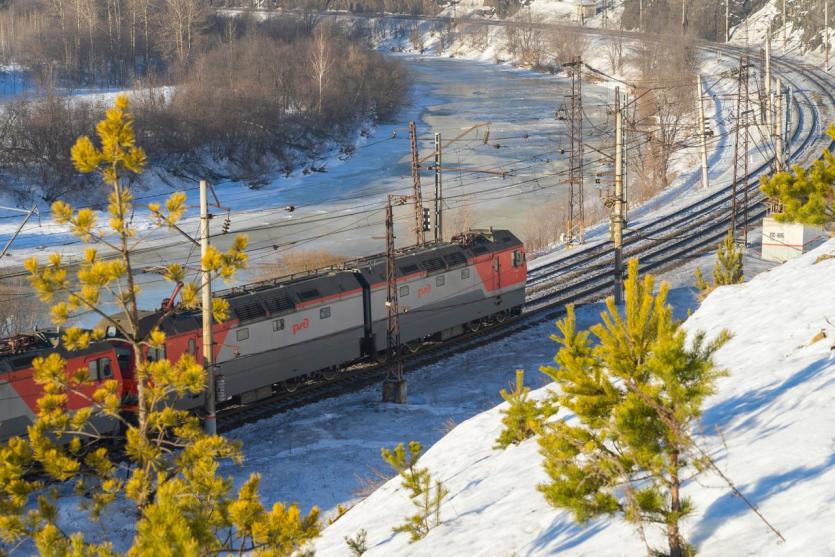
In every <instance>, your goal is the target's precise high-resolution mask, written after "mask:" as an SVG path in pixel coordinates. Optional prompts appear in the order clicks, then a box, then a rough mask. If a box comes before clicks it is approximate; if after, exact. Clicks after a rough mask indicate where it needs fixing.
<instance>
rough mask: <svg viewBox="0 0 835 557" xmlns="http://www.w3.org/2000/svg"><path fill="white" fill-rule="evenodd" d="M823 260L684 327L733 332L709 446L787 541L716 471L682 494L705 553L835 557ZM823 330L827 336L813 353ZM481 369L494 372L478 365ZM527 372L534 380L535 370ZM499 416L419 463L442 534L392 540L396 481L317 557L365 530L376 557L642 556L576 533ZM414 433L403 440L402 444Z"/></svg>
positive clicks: (733, 290) (400, 514) (827, 285)
mask: <svg viewBox="0 0 835 557" xmlns="http://www.w3.org/2000/svg"><path fill="white" fill-rule="evenodd" d="M824 253H828V254H835V241H830V242H828V243H827V244H825V245H824V246H822V247H820V248H819V249H817V250H815V251H813V252H812V253H810V254H807V255H805V256H803V257H801V258H799V259H797V260H794V261H791V262H789V263H787V264H785V265H783V266H781V267H777V268H775V269H773V270H771V271H770V272H767V273H765V274H762V275H760V276H758V277H756V278H755V279H753V280H752V281H750V282H749V283H746V284H743V285H739V286H731V287H724V288H720V289H718V290H717V291H715V292H714V293H712V294H711V295H710V296H709V297H708V298H707V300H706V301H705V302H704V303H703V305H702V306H701V307H700V308H699V309H698V310H697V311H696V312H695V313H694V314H693V315H692V316H691V317H690V318H689V319H688V320H687V322H686V324H685V327H686V328H687V330H688V331H689V332H691V333H692V332H694V331H697V330H704V331H706V332H707V333H708V336H709V337H710V336H714V335H716V334H718V332H719V331H720V330H722V329H728V330H730V331H731V332H732V333H733V335H734V337H733V339H732V340H731V341H730V342H728V343H727V344H726V345H725V346H724V347H723V348H722V349H721V350H720V351H719V352H718V353H717V356H716V360H717V362H718V363H719V365H721V366H723V367H726V368H727V369H728V370H729V371H730V375H729V376H728V377H726V378H724V379H722V380H721V381H720V383H719V392H718V393H717V394H716V395H714V396H713V397H711V398H710V399H709V400H708V401H707V402H706V404H705V412H704V417H703V420H702V426H703V428H704V434H703V435H702V436H701V437H700V443H702V445H703V446H704V447H705V448H706V449H707V450H708V451H709V452H710V453H711V455H712V456H713V458H714V459H716V460H717V462H718V464H719V466H720V467H721V468H722V470H723V471H724V472H725V473H726V474H727V475H728V476H729V477H730V478H732V479H733V481H734V482H736V484H737V486H738V487H739V489H740V490H741V492H742V493H743V494H745V496H746V497H747V498H748V499H750V500H751V501H752V502H753V503H754V504H755V505H757V506H758V508H759V509H760V511H761V512H762V513H763V514H764V515H765V516H766V517H767V519H768V520H769V521H770V522H771V523H773V524H774V526H775V527H776V528H777V529H778V530H780V532H781V533H782V534H783V535H784V536H785V538H786V542H785V543H782V544H781V543H777V538H776V537H775V536H774V535H773V534H772V533H771V532H770V531H769V530H768V529H767V528H766V527H765V526H764V525H763V523H761V522H760V521H759V520H758V519H757V518H756V516H755V515H754V514H753V513H751V512H750V511H748V510H747V508H746V506H745V505H744V504H743V503H742V501H740V500H739V499H738V498H736V497H734V496H732V495H731V493H730V492H729V489H728V488H727V486H726V485H724V484H723V482H722V481H721V480H720V479H719V478H717V477H713V476H711V475H710V474H708V475H706V476H703V477H702V478H700V479H699V480H698V482H689V483H688V485H687V487H686V488H685V494H686V495H687V496H689V497H691V498H692V499H693V500H694V503H695V505H696V513H695V514H694V515H693V517H692V518H690V519H688V521H687V523H686V528H685V533H686V536H687V537H688V538H689V540H690V541H692V542H693V543H694V544H695V545H696V547H697V549H698V551H699V554H700V555H706V556H709V555H716V556H727V555H769V556H771V555H774V556H777V555H786V556H800V555H803V556H805V555H833V554H835V538H833V536H832V527H831V526H832V524H833V523H835V440H833V436H832V435H833V434H832V432H833V430H835V407H833V406H832V404H831V400H832V392H833V391H832V390H833V388H835V352H834V351H833V350H835V341H834V340H833V339H835V295H833V290H832V285H833V283H835V259H830V260H827V261H822V262H820V263H817V264H816V263H815V259H816V258H817V257H818V256H820V255H822V254H824ZM589 309H590V308H589ZM588 313H589V311H588V310H586V311H585V312H584V314H585V317H584V320H585V321H586V322H585V323H584V325H587V324H588V321H589V315H588ZM821 330H824V331H826V334H827V337H826V338H824V339H822V340H819V341H818V342H815V343H812V342H811V340H812V338H813V337H814V336H815V335H816V334H817V333H819V332H820V331H821ZM538 347H539V349H538V352H540V353H541V352H542V351H543V350H545V351H546V352H549V353H551V352H553V351H554V350H555V346H553V345H552V346H550V347H549V346H548V344H547V343H545V342H544V337H540V339H539V343H538ZM514 352H516V350H514ZM498 353H501V352H500V351H497V354H498ZM523 363H527V362H524V361H522V359H521V358H520V361H518V364H523ZM507 364H511V362H507ZM515 364H516V362H514V365H515ZM472 365H473V367H474V368H477V369H479V371H480V370H481V369H484V370H487V371H489V370H490V369H491V368H492V367H494V364H493V363H492V362H490V361H489V360H487V359H483V358H473V362H472ZM508 367H511V366H510V365H508ZM527 369H528V370H529V374H531V375H535V372H534V369H535V367H528V368H527ZM548 388H549V387H546V388H544V389H541V390H539V391H537V392H536V395H537V396H544V394H545V391H546V390H547V389H548ZM501 408H502V406H497V407H495V408H492V409H491V410H488V411H486V412H483V413H481V414H479V415H477V416H474V417H473V418H471V419H469V420H467V421H465V422H463V423H460V424H458V426H457V427H455V428H454V429H453V430H452V431H451V432H450V433H449V434H447V435H446V436H445V437H444V438H443V439H441V440H440V441H439V442H437V443H436V444H435V445H434V446H433V447H432V448H431V449H430V450H429V451H428V452H427V453H426V454H425V456H424V457H423V458H422V459H421V464H422V465H423V466H426V467H428V468H429V469H430V470H431V472H432V474H433V477H435V478H438V479H440V480H442V481H443V482H444V483H445V485H446V486H447V487H448V488H449V490H450V494H449V496H448V498H447V500H446V501H445V503H444V504H443V507H442V519H443V523H442V525H441V526H439V527H438V528H436V529H434V530H433V531H431V532H430V533H429V535H428V536H427V537H426V538H425V539H424V540H422V541H420V542H417V543H415V544H409V543H408V536H407V535H404V534H393V533H392V528H393V527H394V526H396V525H398V524H400V523H401V522H402V519H403V518H404V517H405V516H407V514H410V513H411V512H412V503H411V502H410V501H409V499H408V497H407V496H406V494H405V492H404V490H403V489H402V488H401V486H400V479H399V478H394V479H392V480H389V481H388V482H387V483H385V484H384V485H383V486H381V487H380V488H379V489H378V490H377V491H375V492H374V493H373V494H372V495H371V496H370V497H368V498H366V499H364V500H362V501H361V502H359V503H357V504H356V505H355V506H354V507H353V508H352V509H351V510H349V511H348V513H347V514H345V515H344V516H343V517H342V518H340V519H339V520H338V521H336V522H335V523H334V524H333V525H331V526H330V527H328V528H327V529H326V530H325V532H324V535H323V537H322V539H321V540H320V541H319V542H318V543H317V545H316V550H317V551H316V553H317V555H321V556H331V555H333V556H336V555H345V554H346V551H347V547H346V545H345V542H344V541H343V539H344V537H346V536H354V535H355V534H356V533H357V532H358V531H359V530H360V529H365V530H366V531H367V532H368V547H369V551H368V553H366V555H368V556H373V555H433V556H434V555H468V556H476V555H485V556H487V555H490V556H493V555H553V554H557V553H561V552H566V554H570V555H595V556H598V555H639V554H643V553H644V552H645V550H644V548H643V546H642V544H641V542H640V540H639V538H638V536H637V535H636V533H635V531H634V528H633V527H631V526H630V525H628V524H626V523H624V522H623V521H622V520H620V519H617V518H615V519H609V520H607V519H600V520H595V521H592V522H591V523H589V524H587V525H577V524H575V523H574V522H573V521H572V519H571V517H570V516H569V514H568V513H566V512H563V511H557V510H554V509H552V508H550V507H548V505H547V504H546V503H545V501H544V499H543V497H542V495H541V494H540V493H539V492H538V491H537V490H536V484H537V483H538V482H541V481H543V480H545V474H544V472H543V471H542V468H541V465H540V462H541V457H540V455H539V453H538V447H537V443H536V441H535V440H530V441H527V442H525V443H522V444H521V445H519V446H517V447H511V448H510V449H508V450H506V451H500V450H496V449H494V448H493V443H494V439H495V438H496V437H497V436H498V434H499V432H500V430H501V424H500V419H501V415H500V410H501ZM383 411H390V410H389V409H384V410H383ZM384 421H385V420H379V422H384ZM720 431H721V435H719V434H718V432H720ZM411 437H412V436H411V435H410V432H406V431H404V432H403V435H402V437H401V440H407V439H410V438H411ZM417 437H418V438H419V437H420V436H419V435H418V436H417ZM372 438H373V434H372ZM374 440H375V441H377V443H378V444H380V443H379V439H377V438H375V439H374ZM384 444H385V443H384ZM389 444H390V443H389ZM323 479H324V478H323ZM328 479H330V478H328ZM333 480H336V478H334V479H333ZM336 481H338V480H336Z"/></svg>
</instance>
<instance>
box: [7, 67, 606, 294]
mask: <svg viewBox="0 0 835 557" xmlns="http://www.w3.org/2000/svg"><path fill="white" fill-rule="evenodd" d="M401 60H402V62H403V63H404V64H406V65H407V66H408V68H409V69H410V70H411V74H412V78H413V86H412V87H411V98H410V99H409V102H408V103H407V104H406V106H405V107H404V109H403V110H402V111H401V113H400V114H399V115H398V117H397V118H396V121H394V122H389V123H386V124H383V125H380V126H378V127H376V128H375V129H373V130H371V133H370V134H369V135H368V136H367V137H360V138H359V141H358V147H357V149H356V151H355V152H354V153H353V154H352V155H351V156H350V157H342V158H344V160H341V159H340V157H339V156H337V155H336V154H334V155H333V156H332V157H330V158H328V159H325V160H322V161H318V162H317V163H316V165H315V166H317V167H318V166H322V167H324V172H309V173H307V174H304V173H302V172H296V173H295V174H294V175H292V176H290V177H284V176H280V177H278V176H277V177H276V178H274V179H273V180H272V181H271V182H270V183H268V184H267V185H266V186H265V187H262V188H260V189H250V188H248V187H246V186H245V185H243V184H241V183H237V182H235V183H233V182H226V183H219V184H215V190H216V191H217V194H218V196H219V198H220V201H221V203H222V204H223V205H225V206H228V207H230V208H231V210H232V211H231V224H232V231H233V232H236V231H242V232H246V233H247V234H248V235H249V237H250V247H251V254H250V257H251V264H252V269H253V272H250V273H249V274H247V273H244V274H242V275H241V276H240V279H241V280H247V279H249V278H251V277H252V276H253V274H254V271H255V270H256V269H257V267H258V265H259V264H261V263H264V262H269V261H271V260H275V258H276V256H280V255H281V254H282V253H284V252H285V251H286V250H304V249H323V248H324V249H328V250H330V251H335V252H339V253H341V254H343V255H346V256H358V255H367V254H371V253H377V252H380V251H383V249H384V240H383V239H382V238H383V237H384V232H385V231H384V226H383V215H384V203H385V198H386V195H387V194H388V193H401V194H407V193H410V192H411V187H412V180H411V175H410V153H409V133H408V123H409V121H411V120H414V121H416V123H417V133H418V138H419V144H418V146H419V151H420V154H421V158H423V157H424V156H426V155H431V153H432V151H433V150H434V133H435V132H440V133H441V134H442V144H443V145H444V149H443V155H444V164H443V166H444V168H445V169H446V170H445V171H444V174H443V183H444V197H445V202H444V223H445V231H446V232H447V235H448V234H449V233H450V232H452V231H453V230H454V229H455V228H459V229H460V228H461V227H462V226H469V227H472V228H480V227H481V228H486V227H490V226H492V227H494V228H509V229H511V230H513V231H514V232H516V233H517V234H518V235H520V236H523V237H524V236H525V233H526V230H527V227H530V226H531V224H530V223H531V222H532V221H537V220H543V219H547V218H548V217H549V216H551V215H554V217H553V218H554V226H555V227H560V226H561V223H560V222H558V220H559V219H558V217H557V216H556V215H557V214H558V213H559V211H560V206H561V205H562V204H563V203H564V201H565V197H566V192H565V189H566V176H565V166H566V161H567V157H568V153H567V146H566V126H565V122H562V121H559V120H557V119H556V117H555V113H556V111H557V109H558V108H559V107H560V106H561V105H562V100H563V95H564V93H565V91H566V89H567V86H568V82H567V80H566V78H565V76H564V75H561V76H552V75H545V74H538V73H534V72H530V71H523V70H518V69H514V68H510V67H507V66H502V65H495V64H488V63H482V62H474V61H469V60H461V59H450V58H439V57H414V56H402V57H401ZM611 96H612V93H611V90H610V89H607V88H604V87H602V86H598V85H594V84H588V83H587V84H585V85H584V97H585V98H584V106H585V112H586V116H587V118H586V119H585V122H584V124H585V125H586V127H587V129H588V130H589V135H591V131H592V126H596V127H599V128H601V129H603V128H605V129H608V128H609V127H610V126H609V124H610V122H608V121H607V116H606V112H605V110H604V106H605V105H606V104H607V103H608V101H610V100H611ZM467 130H469V131H467ZM465 132H466V133H465ZM453 140H455V141H453ZM591 141H592V142H593V141H594V140H593V139H592V140H591ZM561 150H564V152H563V153H561V152H560V151H561ZM594 159H595V156H594V155H593V153H592V156H589V155H588V154H587V158H586V163H587V164H589V163H590V162H591V163H592V164H590V167H591V168H592V170H589V171H587V172H591V171H593V169H594V166H595V165H594V162H595V160H594ZM431 164H432V160H431V159H430V160H427V161H426V162H425V163H424V169H423V171H422V183H423V199H424V206H426V207H430V208H431V207H432V206H433V204H434V178H433V173H432V171H431V170H429V166H430V165H431ZM501 173H504V176H502V175H500V174H501ZM589 184H592V185H593V179H588V178H587V193H586V198H587V199H591V198H593V197H594V198H596V194H595V192H594V191H589V190H590V189H591V188H590V186H589ZM180 187H181V188H185V189H187V191H188V192H189V196H190V198H191V202H192V203H193V204H196V202H197V192H196V191H195V189H196V184H191V183H185V184H181V185H180ZM167 188H168V186H160V185H156V186H154V187H152V188H151V189H150V190H149V191H146V192H141V191H139V192H137V195H138V196H139V197H140V198H141V199H142V203H147V202H149V201H151V200H152V199H153V198H154V197H159V198H162V197H164V196H165V195H167ZM288 205H293V206H295V207H296V210H295V212H293V213H288V212H286V211H284V210H283V207H285V206H288ZM217 212H218V213H220V214H219V215H218V217H219V218H216V219H215V221H214V225H213V232H217V231H218V230H219V228H220V224H221V221H222V218H223V217H224V216H225V215H224V214H223V211H217ZM395 216H396V221H397V223H398V233H397V236H398V237H397V243H398V245H401V246H403V245H408V244H409V243H412V241H413V233H412V232H411V230H410V227H411V224H412V222H413V209H412V208H411V207H400V208H398V209H397V210H396V213H395ZM137 219H138V222H139V223H140V224H141V223H142V222H143V213H142V212H141V211H138V212H137ZM183 228H185V229H186V230H187V231H188V232H190V233H196V231H197V220H196V219H194V214H193V211H192V214H191V215H190V217H189V220H187V221H186V222H185V223H184V225H183ZM0 232H2V234H3V235H5V233H6V230H5V229H3V230H0ZM430 235H431V234H430ZM0 239H2V238H0ZM229 239H231V235H230V236H222V237H219V238H217V240H216V242H217V243H218V244H220V245H221V246H222V245H224V244H225V243H226V242H227V241H228V240H229ZM70 241H72V238H70V237H69V236H67V235H66V234H65V233H64V232H63V231H61V230H59V229H56V228H55V227H53V226H51V225H49V223H48V220H47V219H45V220H44V225H43V226H42V227H40V228H37V227H30V228H27V230H26V231H25V233H24V235H22V236H21V237H20V238H19V239H18V240H17V242H16V243H15V248H16V250H17V251H16V252H15V253H14V255H15V257H14V258H10V259H7V262H5V263H6V264H8V263H10V262H11V261H22V260H23V257H24V256H25V255H27V253H29V252H34V253H37V254H40V255H45V254H46V253H48V252H49V251H53V250H58V251H64V252H65V253H66V254H67V255H72V254H76V253H78V251H79V246H78V245H77V244H75V245H73V244H70V245H65V244H67V242H70ZM145 245H146V246H154V247H153V249H148V250H147V251H146V252H145V253H144V254H142V255H141V256H140V257H139V265H141V266H145V267H153V266H157V265H160V264H163V263H165V262H170V261H184V260H185V261H187V262H189V263H190V264H191V265H195V264H196V262H197V261H198V260H199V257H198V254H197V253H195V251H194V250H193V249H192V248H191V247H190V246H189V245H188V244H187V243H185V242H183V241H182V238H181V237H179V236H176V235H173V234H169V233H167V232H165V233H164V234H163V233H162V232H156V233H154V235H153V238H152V240H150V241H149V242H148V243H146V244H145ZM142 282H143V283H144V292H143V305H145V306H147V307H153V306H156V305H157V304H158V302H159V300H160V299H161V298H162V297H164V296H166V295H167V292H168V291H169V290H170V285H168V284H166V283H164V282H163V281H162V280H161V279H160V278H158V277H157V276H156V275H153V274H149V275H144V276H143V277H142Z"/></svg>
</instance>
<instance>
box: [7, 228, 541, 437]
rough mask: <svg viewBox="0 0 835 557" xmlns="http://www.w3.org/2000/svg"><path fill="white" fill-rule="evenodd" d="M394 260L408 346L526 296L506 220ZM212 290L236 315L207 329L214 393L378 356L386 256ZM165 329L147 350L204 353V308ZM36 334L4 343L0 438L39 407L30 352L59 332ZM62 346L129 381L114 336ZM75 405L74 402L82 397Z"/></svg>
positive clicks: (75, 359) (507, 310) (150, 317)
mask: <svg viewBox="0 0 835 557" xmlns="http://www.w3.org/2000/svg"><path fill="white" fill-rule="evenodd" d="M395 267H396V280H397V289H398V301H399V306H400V311H401V312H402V313H401V315H400V337H401V342H403V344H405V345H406V346H408V347H411V348H417V346H419V345H420V343H422V342H425V341H427V340H437V341H442V340H447V339H450V338H453V337H455V336H457V335H459V334H462V333H463V332H464V331H465V330H466V329H474V328H476V327H479V326H481V325H482V324H484V323H487V322H501V321H503V320H504V319H506V318H507V317H509V316H511V315H515V314H518V313H520V312H521V309H522V306H523V304H524V300H525V281H526V278H527V265H526V259H525V251H524V246H523V245H522V242H521V241H520V240H519V239H518V238H517V237H516V236H514V235H513V234H512V233H511V232H509V231H506V230H490V231H472V232H470V233H467V234H464V235H461V236H459V237H457V238H455V239H454V240H453V241H451V242H448V243H444V242H440V243H431V244H426V245H424V246H415V247H410V248H406V249H402V250H400V251H398V253H397V255H396V265H395ZM216 295H218V296H223V297H224V298H225V299H226V300H227V301H228V302H229V305H230V314H231V315H230V319H229V320H227V321H226V322H224V323H219V324H216V325H215V326H214V331H213V332H214V341H215V354H214V357H215V362H216V364H217V372H216V374H217V375H216V377H217V383H216V385H215V387H216V392H217V395H218V396H217V398H218V401H220V402H225V401H231V400H234V401H236V402H239V403H242V404H247V403H251V402H253V401H255V400H258V399H260V398H265V397H267V396H269V395H270V394H272V392H273V391H274V390H275V389H276V388H282V387H283V388H287V389H289V390H292V389H293V388H295V386H296V385H298V383H299V382H302V381H305V380H306V379H308V378H311V377H317V376H324V377H329V376H330V375H331V374H334V373H337V372H339V371H340V370H341V369H344V368H346V367H348V366H350V365H352V364H355V363H357V362H359V361H362V360H365V359H372V358H381V357H385V347H386V324H387V310H386V296H387V281H386V257H385V255H378V256H373V257H368V258H364V259H358V260H354V261H350V262H347V263H344V264H342V265H340V266H339V267H338V268H336V267H334V268H328V269H321V270H318V271H315V272H310V273H306V274H304V275H296V276H289V277H283V278H277V279H275V280H270V281H264V282H259V283H255V284H249V285H246V286H241V287H236V288H233V289H231V290H227V291H225V292H218V293H217V294H216ZM159 311H162V310H159ZM159 311H157V312H146V313H145V314H144V315H143V316H142V318H141V326H142V325H145V326H148V327H150V326H151V325H152V324H154V323H156V322H157V319H158V317H159ZM162 328H163V330H164V332H165V333H166V337H167V338H166V343H165V347H164V348H162V349H153V350H152V352H151V353H149V354H148V357H149V358H151V359H154V358H160V357H167V358H170V359H172V360H176V359H178V358H179V357H180V356H181V355H183V354H184V353H191V354H193V355H195V356H196V357H197V359H198V361H202V354H201V339H202V331H201V320H200V315H199V313H197V312H194V311H178V312H176V313H175V314H174V315H173V316H171V317H170V318H168V319H167V320H165V322H164V324H163V326H162ZM39 335H40V337H39V339H40V340H38V341H37V342H35V343H33V344H31V345H30V346H28V347H26V348H24V349H19V350H16V351H13V353H12V352H10V353H9V354H4V353H2V352H0V372H2V373H3V374H4V375H5V377H4V378H3V380H4V382H3V383H2V389H3V398H2V401H1V402H0V422H2V426H0V437H2V438H7V437H9V436H10V435H15V434H19V433H21V432H22V431H23V430H25V426H26V424H28V423H30V422H31V420H32V417H33V415H34V410H35V401H36V400H37V397H38V396H39V395H38V389H37V386H36V385H35V384H34V382H33V381H32V379H31V377H32V370H31V361H32V360H33V359H34V358H35V357H36V356H39V355H45V354H47V353H49V352H50V351H55V350H57V351H62V348H61V346H60V342H59V340H58V337H57V335H55V334H54V333H53V334H49V333H39ZM62 356H63V357H64V358H65V359H67V361H68V362H69V363H68V369H69V370H71V371H72V370H75V369H77V368H78V367H79V366H87V368H88V369H89V370H90V374H91V375H90V378H91V379H92V380H93V381H101V380H104V379H107V378H110V377H113V378H115V379H117V380H119V381H120V385H122V387H123V389H125V392H124V394H125V395H127V394H129V392H130V390H131V389H133V388H134V385H133V381H132V377H133V375H132V370H131V369H130V365H131V362H132V361H133V360H132V358H131V354H130V351H129V349H128V348H126V345H120V343H119V341H118V339H108V340H107V341H103V342H99V343H96V344H94V345H91V346H90V347H89V348H88V349H86V350H84V351H81V352H72V353H66V351H63V353H62ZM93 362H98V363H93ZM202 399H203V397H202V396H197V397H193V398H190V399H188V400H186V401H184V404H185V405H186V406H187V407H197V406H200V405H202V403H203V400H202ZM74 404H75V405H76V406H75V407H78V406H79V405H83V404H84V401H83V399H79V400H77V401H74ZM7 424H8V425H7ZM11 424H14V425H11Z"/></svg>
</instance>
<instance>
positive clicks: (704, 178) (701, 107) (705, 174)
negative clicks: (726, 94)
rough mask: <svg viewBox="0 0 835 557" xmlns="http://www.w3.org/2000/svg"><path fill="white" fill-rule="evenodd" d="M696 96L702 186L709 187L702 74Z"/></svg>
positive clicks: (697, 78) (697, 79) (698, 76)
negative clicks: (700, 147)
mask: <svg viewBox="0 0 835 557" xmlns="http://www.w3.org/2000/svg"><path fill="white" fill-rule="evenodd" d="M696 98H697V99H698V102H699V137H700V139H701V144H702V188H704V189H708V188H709V187H710V182H709V180H708V165H707V133H706V132H705V102H704V95H703V93H702V74H697V75H696Z"/></svg>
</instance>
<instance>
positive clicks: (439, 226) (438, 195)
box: [435, 133, 444, 242]
mask: <svg viewBox="0 0 835 557" xmlns="http://www.w3.org/2000/svg"><path fill="white" fill-rule="evenodd" d="M441 169H442V161H441V134H440V133H436V134H435V241H436V242H443V240H444V221H443V214H442V213H443V205H444V186H443V182H442V181H441Z"/></svg>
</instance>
